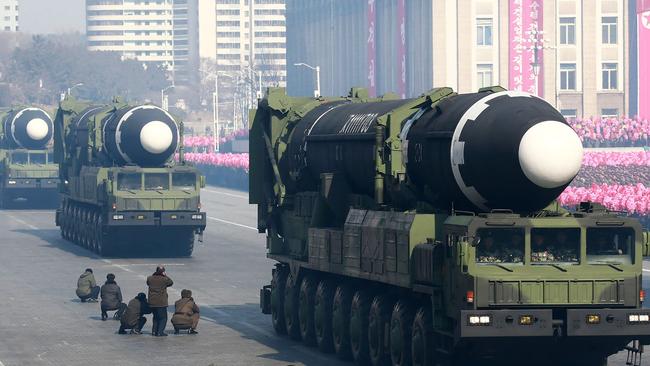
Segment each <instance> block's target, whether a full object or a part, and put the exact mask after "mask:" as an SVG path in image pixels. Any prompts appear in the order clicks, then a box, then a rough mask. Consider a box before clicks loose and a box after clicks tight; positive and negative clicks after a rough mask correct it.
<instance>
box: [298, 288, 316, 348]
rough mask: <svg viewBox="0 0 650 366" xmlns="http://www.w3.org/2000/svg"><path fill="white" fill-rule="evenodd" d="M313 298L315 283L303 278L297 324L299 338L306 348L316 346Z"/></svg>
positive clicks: (314, 295) (299, 295)
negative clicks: (298, 325) (298, 326)
mask: <svg viewBox="0 0 650 366" xmlns="http://www.w3.org/2000/svg"><path fill="white" fill-rule="evenodd" d="M314 297H316V282H315V281H314V279H313V277H312V276H305V277H303V279H302V281H301V284H300V292H299V294H298V322H299V324H300V338H302V342H303V343H304V344H305V345H306V346H310V347H313V346H316V331H315V329H314Z"/></svg>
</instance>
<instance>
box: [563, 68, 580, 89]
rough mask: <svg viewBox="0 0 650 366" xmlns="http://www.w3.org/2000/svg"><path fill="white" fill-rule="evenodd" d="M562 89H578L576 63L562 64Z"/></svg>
mask: <svg viewBox="0 0 650 366" xmlns="http://www.w3.org/2000/svg"><path fill="white" fill-rule="evenodd" d="M560 90H576V64H560Z"/></svg>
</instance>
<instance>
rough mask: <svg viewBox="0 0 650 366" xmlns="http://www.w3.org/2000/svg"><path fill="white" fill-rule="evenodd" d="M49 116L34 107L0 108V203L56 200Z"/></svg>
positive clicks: (23, 205) (53, 202)
mask: <svg viewBox="0 0 650 366" xmlns="http://www.w3.org/2000/svg"><path fill="white" fill-rule="evenodd" d="M52 133H53V127H52V118H50V116H49V115H48V113H47V112H45V111H44V110H42V109H40V108H35V107H13V108H11V109H5V110H0V207H3V208H12V207H15V208H41V207H47V208H49V207H56V206H57V205H58V204H59V194H58V189H57V187H58V182H59V169H58V166H57V165H56V164H55V163H54V162H53V159H52V151H51V149H50V146H49V144H50V142H51V140H52Z"/></svg>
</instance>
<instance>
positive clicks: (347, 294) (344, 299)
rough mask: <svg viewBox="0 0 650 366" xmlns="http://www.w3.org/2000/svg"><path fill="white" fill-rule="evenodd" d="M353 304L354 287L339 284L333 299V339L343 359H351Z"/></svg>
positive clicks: (335, 348)
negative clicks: (351, 309) (351, 307)
mask: <svg viewBox="0 0 650 366" xmlns="http://www.w3.org/2000/svg"><path fill="white" fill-rule="evenodd" d="M351 304H352V289H351V288H350V287H349V286H347V285H339V286H337V287H336V291H335V292H334V299H333V301H332V341H333V343H334V352H335V353H336V356H337V357H338V358H340V359H342V360H350V359H351V358H352V352H351V351H350V305H351Z"/></svg>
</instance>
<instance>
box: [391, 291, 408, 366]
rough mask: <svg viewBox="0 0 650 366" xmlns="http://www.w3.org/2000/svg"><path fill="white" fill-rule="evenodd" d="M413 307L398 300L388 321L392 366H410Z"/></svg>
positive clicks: (405, 301) (406, 301)
mask: <svg viewBox="0 0 650 366" xmlns="http://www.w3.org/2000/svg"><path fill="white" fill-rule="evenodd" d="M412 326H413V307H412V306H411V305H410V304H409V303H408V300H399V301H398V302H397V303H396V304H395V306H394V307H393V314H392V315H391V319H390V358H391V361H393V365H394V366H406V365H410V364H411V337H412V331H411V329H412Z"/></svg>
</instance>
